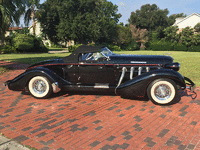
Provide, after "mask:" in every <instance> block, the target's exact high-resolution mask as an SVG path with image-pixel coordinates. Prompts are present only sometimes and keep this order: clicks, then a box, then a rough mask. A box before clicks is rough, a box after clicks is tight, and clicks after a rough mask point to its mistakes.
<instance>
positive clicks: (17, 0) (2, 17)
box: [0, 0, 26, 43]
mask: <svg viewBox="0 0 200 150" xmlns="http://www.w3.org/2000/svg"><path fill="white" fill-rule="evenodd" d="M25 2H26V0H0V35H1V36H0V38H1V41H2V43H4V38H5V37H4V36H5V31H6V30H7V29H8V28H9V26H10V25H11V24H12V23H16V24H19V18H20V16H21V15H22V14H23V13H24V11H25Z"/></svg>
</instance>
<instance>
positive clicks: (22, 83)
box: [6, 67, 61, 91]
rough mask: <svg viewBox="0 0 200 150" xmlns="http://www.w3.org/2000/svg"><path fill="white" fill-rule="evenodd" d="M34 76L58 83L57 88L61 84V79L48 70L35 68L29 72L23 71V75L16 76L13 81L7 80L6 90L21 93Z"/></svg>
mask: <svg viewBox="0 0 200 150" xmlns="http://www.w3.org/2000/svg"><path fill="white" fill-rule="evenodd" d="M34 76H44V77H46V78H47V79H48V80H49V81H50V82H51V83H54V82H58V83H59V86H60V84H61V82H60V80H61V78H60V77H59V76H58V75H56V74H55V73H54V72H53V71H51V70H49V69H48V68H44V67H37V68H33V69H30V70H27V71H25V72H24V73H22V74H20V75H18V76H17V77H15V78H14V79H13V80H9V81H7V82H6V84H7V85H8V88H9V89H10V90H14V91H21V90H24V88H25V87H26V86H27V84H28V82H29V80H30V79H31V78H33V77H34Z"/></svg>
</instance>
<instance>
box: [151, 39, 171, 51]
mask: <svg viewBox="0 0 200 150" xmlns="http://www.w3.org/2000/svg"><path fill="white" fill-rule="evenodd" d="M150 48H151V49H152V50H154V51H171V50H173V44H172V43H170V42H167V41H164V40H160V41H159V42H151V43H150Z"/></svg>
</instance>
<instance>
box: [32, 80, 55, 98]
mask: <svg viewBox="0 0 200 150" xmlns="http://www.w3.org/2000/svg"><path fill="white" fill-rule="evenodd" d="M28 89H29V92H30V93H31V95H33V96H34V97H35V98H47V97H49V96H50V95H51V94H52V91H53V89H52V86H51V84H50V82H49V80H48V79H47V78H46V77H43V76H36V77H33V78H32V79H31V80H30V81H29V83H28Z"/></svg>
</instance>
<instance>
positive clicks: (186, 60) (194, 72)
mask: <svg viewBox="0 0 200 150" xmlns="http://www.w3.org/2000/svg"><path fill="white" fill-rule="evenodd" d="M115 53H118V54H141V55H169V56H171V57H173V58H174V62H179V63H180V64H181V69H180V71H179V72H180V73H181V74H182V75H183V76H186V77H189V78H191V79H192V80H193V81H194V82H195V84H197V85H198V86H200V53H199V52H175V51H121V52H115ZM69 54H70V53H60V54H48V53H43V54H0V60H6V61H11V62H18V63H25V64H33V63H36V62H39V61H42V60H46V59H54V58H59V57H65V56H68V55H69Z"/></svg>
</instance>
